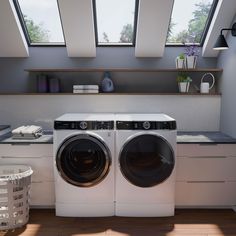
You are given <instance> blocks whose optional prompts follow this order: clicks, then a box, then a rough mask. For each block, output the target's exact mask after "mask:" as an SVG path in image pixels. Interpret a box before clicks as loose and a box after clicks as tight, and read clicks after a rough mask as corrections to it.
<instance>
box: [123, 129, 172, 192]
mask: <svg viewBox="0 0 236 236" xmlns="http://www.w3.org/2000/svg"><path fill="white" fill-rule="evenodd" d="M119 161H120V169H121V172H122V174H123V175H124V177H125V178H126V179H127V180H128V181H129V182H130V183H132V184H133V185H136V186H138V187H144V188H145V187H152V186H155V185H157V184H160V183H162V182H163V181H165V180H166V179H167V178H168V177H169V176H170V175H171V173H172V171H173V169H174V164H175V158H174V152H173V149H172V147H171V145H170V144H169V143H168V142H167V141H166V140H165V139H164V138H162V137H160V136H157V135H151V134H144V135H139V136H136V137H134V138H132V139H131V140H129V141H128V142H127V143H125V145H124V146H123V149H122V150H121V152H120V158H119Z"/></svg>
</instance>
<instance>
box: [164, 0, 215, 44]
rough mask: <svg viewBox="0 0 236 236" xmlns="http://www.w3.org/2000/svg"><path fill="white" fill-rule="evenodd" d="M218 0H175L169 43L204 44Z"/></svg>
mask: <svg viewBox="0 0 236 236" xmlns="http://www.w3.org/2000/svg"><path fill="white" fill-rule="evenodd" d="M216 3H217V0H175V1H174V7H173V11H172V16H171V21H170V25H169V31H168V35H167V45H168V44H180V45H182V44H184V43H194V44H202V42H203V39H204V37H205V33H206V29H207V26H208V23H209V21H210V19H211V16H212V15H213V10H214V8H215V5H216Z"/></svg>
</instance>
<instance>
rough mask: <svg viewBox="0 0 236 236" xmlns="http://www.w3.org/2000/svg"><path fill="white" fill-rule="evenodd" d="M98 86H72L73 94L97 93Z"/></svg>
mask: <svg viewBox="0 0 236 236" xmlns="http://www.w3.org/2000/svg"><path fill="white" fill-rule="evenodd" d="M98 92H99V86H98V85H82V84H80V85H73V93H98Z"/></svg>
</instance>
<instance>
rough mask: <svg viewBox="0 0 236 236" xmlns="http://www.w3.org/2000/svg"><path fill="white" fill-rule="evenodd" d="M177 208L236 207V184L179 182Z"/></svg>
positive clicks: (176, 197) (177, 184) (177, 186)
mask: <svg viewBox="0 0 236 236" xmlns="http://www.w3.org/2000/svg"><path fill="white" fill-rule="evenodd" d="M175 199H176V206H177V207H178V206H179V207H180V206H189V207H191V206H215V207H220V206H221V207H222V206H233V205H236V182H207V181H206V182H200V181H199V182H198V181H196V182H194V181H189V182H177V183H176V196H175Z"/></svg>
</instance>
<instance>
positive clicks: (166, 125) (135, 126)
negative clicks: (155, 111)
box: [116, 121, 176, 130]
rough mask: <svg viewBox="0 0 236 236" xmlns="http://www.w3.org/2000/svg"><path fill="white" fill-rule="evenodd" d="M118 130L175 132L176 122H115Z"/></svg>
mask: <svg viewBox="0 0 236 236" xmlns="http://www.w3.org/2000/svg"><path fill="white" fill-rule="evenodd" d="M116 129H118V130H163V129H166V130H176V121H116Z"/></svg>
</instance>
